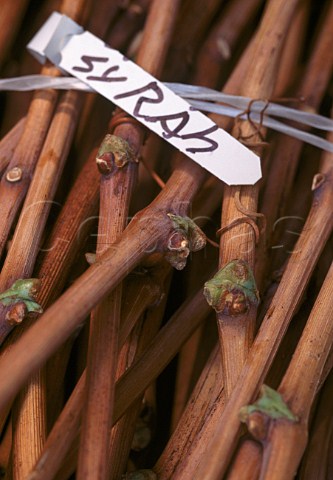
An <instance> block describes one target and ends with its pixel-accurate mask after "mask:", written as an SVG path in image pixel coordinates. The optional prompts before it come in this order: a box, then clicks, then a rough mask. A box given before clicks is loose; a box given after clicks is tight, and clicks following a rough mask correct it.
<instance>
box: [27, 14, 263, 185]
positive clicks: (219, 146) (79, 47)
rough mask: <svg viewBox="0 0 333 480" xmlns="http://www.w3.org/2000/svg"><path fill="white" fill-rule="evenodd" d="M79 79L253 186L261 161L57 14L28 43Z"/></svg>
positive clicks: (209, 166) (202, 160) (224, 174)
mask: <svg viewBox="0 0 333 480" xmlns="http://www.w3.org/2000/svg"><path fill="white" fill-rule="evenodd" d="M28 49H29V51H30V52H31V53H32V54H33V55H34V56H35V57H36V58H37V59H38V60H39V61H40V62H45V61H46V59H49V60H50V61H51V62H53V63H54V64H55V65H56V66H58V67H59V68H60V69H61V70H63V71H64V72H67V73H69V74H71V75H73V76H74V77H76V78H78V79H80V80H81V81H82V82H84V83H85V84H87V85H89V87H91V88H92V89H93V90H95V91H96V92H98V93H100V94H101V95H103V96H104V97H106V98H107V99H109V100H110V101H111V102H113V103H114V104H115V105H117V106H118V107H120V108H121V109H122V110H124V111H126V112H127V113H128V114H130V115H131V116H133V117H134V118H136V119H137V120H138V121H139V122H141V123H142V124H144V125H145V126H146V127H147V128H149V129H150V130H152V131H153V132H155V133H156V134H158V135H159V136H161V137H162V138H164V139H165V140H167V141H168V142H169V143H171V144H172V145H173V146H175V147H176V148H177V149H178V150H180V151H181V152H183V153H184V154H186V155H187V156H188V157H190V158H191V159H192V160H194V161H195V162H197V163H198V164H199V165H201V166H202V167H204V168H205V169H206V170H208V171H209V172H211V173H213V174H214V175H216V176H217V177H218V178H220V179H221V180H223V181H224V182H226V183H227V184H228V185H253V184H254V183H256V182H257V181H258V180H259V179H260V178H261V168H260V159H259V157H258V156H257V155H255V154H254V153H253V152H252V151H251V150H249V149H248V148H246V147H245V146H244V145H242V144H241V143H240V142H238V141H237V140H236V139H235V138H233V137H232V136H231V135H229V134H228V133H227V132H225V131H224V130H222V129H221V128H219V127H218V126H217V125H216V124H215V123H214V122H213V121H212V120H210V119H209V118H208V117H206V116H205V115H203V114H202V113H201V112H199V111H198V110H197V109H196V108H195V107H193V106H191V105H190V104H189V103H188V102H187V101H185V100H184V99H182V98H181V97H179V96H178V95H176V94H175V93H174V92H173V91H172V90H170V89H169V88H167V87H166V86H165V85H164V84H163V83H161V82H159V81H158V80H156V78H154V77H153V76H151V75H150V74H148V73H147V72H145V71H144V70H143V69H142V68H141V67H139V66H138V65H136V64H135V63H134V62H132V61H130V60H128V59H127V58H126V57H124V56H123V55H122V54H121V53H120V52H118V51H117V50H114V49H112V48H110V47H109V46H108V45H106V44H105V43H104V42H103V41H102V40H100V39H99V38H97V37H96V36H94V35H92V34H91V33H90V32H87V31H84V30H83V29H82V27H80V26H79V25H77V24H76V23H75V22H73V21H72V20H70V19H69V18H68V17H66V16H65V15H61V14H59V13H56V12H54V13H53V14H52V15H51V16H50V18H49V19H48V20H47V22H46V23H45V24H44V25H43V27H42V28H41V29H40V30H39V31H38V33H37V34H36V35H35V37H34V38H33V39H32V40H31V42H30V43H29V45H28Z"/></svg>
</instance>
